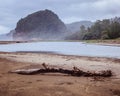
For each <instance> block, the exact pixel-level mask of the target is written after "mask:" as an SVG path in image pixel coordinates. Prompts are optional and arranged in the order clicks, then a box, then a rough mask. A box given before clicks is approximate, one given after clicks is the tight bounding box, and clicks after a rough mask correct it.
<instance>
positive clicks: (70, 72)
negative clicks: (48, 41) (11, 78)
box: [11, 63, 112, 77]
mask: <svg viewBox="0 0 120 96" xmlns="http://www.w3.org/2000/svg"><path fill="white" fill-rule="evenodd" d="M42 66H43V67H44V69H26V70H25V69H21V70H15V71H11V72H12V73H17V74H22V75H33V74H39V73H63V74H68V75H71V76H78V77H79V76H85V77H93V76H101V77H110V76H112V72H111V70H103V71H100V72H90V71H87V72H84V71H82V70H80V69H78V68H77V67H73V70H68V69H62V68H58V69H57V68H49V67H47V66H46V64H45V63H43V64H42Z"/></svg>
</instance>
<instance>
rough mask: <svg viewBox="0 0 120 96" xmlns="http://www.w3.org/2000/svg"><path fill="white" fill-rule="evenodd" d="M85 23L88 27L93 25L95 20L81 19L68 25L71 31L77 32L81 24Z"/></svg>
mask: <svg viewBox="0 0 120 96" xmlns="http://www.w3.org/2000/svg"><path fill="white" fill-rule="evenodd" d="M82 25H84V26H85V27H86V28H87V27H91V26H92V25H93V22H91V21H79V22H73V23H70V24H66V27H67V29H68V31H69V32H72V33H75V32H77V31H80V26H82Z"/></svg>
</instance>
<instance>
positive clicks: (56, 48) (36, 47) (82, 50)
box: [0, 42, 120, 58]
mask: <svg viewBox="0 0 120 96" xmlns="http://www.w3.org/2000/svg"><path fill="white" fill-rule="evenodd" d="M0 51H4V52H17V51H34V52H38V51H39V52H40V51H41V52H42V51H43V52H55V53H59V54H65V55H78V56H93V57H95V56H97V57H112V58H120V47H115V46H102V45H94V44H86V43H81V42H37V43H18V44H9V45H0Z"/></svg>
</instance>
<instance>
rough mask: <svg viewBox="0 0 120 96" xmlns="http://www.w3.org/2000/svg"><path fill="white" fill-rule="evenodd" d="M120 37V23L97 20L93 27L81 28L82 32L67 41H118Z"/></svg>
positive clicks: (109, 20)
mask: <svg viewBox="0 0 120 96" xmlns="http://www.w3.org/2000/svg"><path fill="white" fill-rule="evenodd" d="M119 37H120V23H119V22H118V21H115V20H111V19H104V20H102V21H101V20H97V21H96V22H95V23H94V24H93V25H92V26H91V27H88V28H85V26H84V25H82V26H80V31H79V32H76V33H74V34H72V35H71V36H69V37H67V38H66V39H70V40H92V39H116V38H119Z"/></svg>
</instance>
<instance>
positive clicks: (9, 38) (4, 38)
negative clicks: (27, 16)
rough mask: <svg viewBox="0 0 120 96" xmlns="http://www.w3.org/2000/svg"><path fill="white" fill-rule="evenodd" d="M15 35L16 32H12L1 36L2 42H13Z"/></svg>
mask: <svg viewBox="0 0 120 96" xmlns="http://www.w3.org/2000/svg"><path fill="white" fill-rule="evenodd" d="M13 33H14V30H11V31H10V32H9V33H7V34H1V35H0V41H12V40H13Z"/></svg>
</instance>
